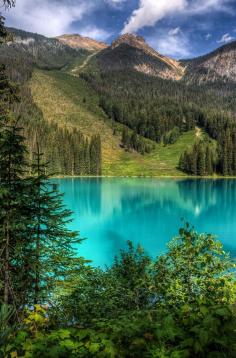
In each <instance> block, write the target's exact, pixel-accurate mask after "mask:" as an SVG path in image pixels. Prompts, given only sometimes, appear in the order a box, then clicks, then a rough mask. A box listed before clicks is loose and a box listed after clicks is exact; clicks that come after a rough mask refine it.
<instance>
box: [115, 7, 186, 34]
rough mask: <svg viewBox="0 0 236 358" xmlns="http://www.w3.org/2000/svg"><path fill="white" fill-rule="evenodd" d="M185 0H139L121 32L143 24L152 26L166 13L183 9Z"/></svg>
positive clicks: (130, 30) (170, 13)
mask: <svg viewBox="0 0 236 358" xmlns="http://www.w3.org/2000/svg"><path fill="white" fill-rule="evenodd" d="M186 3H187V2H186V0H173V1H167V0H158V1H157V0H140V2H139V8H138V9H137V10H134V11H133V13H132V15H131V17H130V18H129V20H128V22H127V23H126V24H125V26H124V28H123V30H122V33H127V32H136V31H138V30H139V29H141V28H143V27H145V26H154V25H155V24H156V23H157V21H159V20H161V19H162V18H163V17H165V16H167V15H172V14H174V13H176V12H179V11H183V10H184V8H185V6H186Z"/></svg>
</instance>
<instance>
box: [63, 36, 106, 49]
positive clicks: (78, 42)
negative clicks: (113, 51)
mask: <svg viewBox="0 0 236 358" xmlns="http://www.w3.org/2000/svg"><path fill="white" fill-rule="evenodd" d="M56 39H57V40H59V41H60V42H61V43H62V44H64V45H67V46H69V47H71V48H73V49H84V50H87V51H100V50H103V49H105V48H107V47H108V45H107V44H105V43H104V42H99V41H96V40H93V39H91V38H89V37H83V36H81V35H78V34H74V35H61V36H58V37H56Z"/></svg>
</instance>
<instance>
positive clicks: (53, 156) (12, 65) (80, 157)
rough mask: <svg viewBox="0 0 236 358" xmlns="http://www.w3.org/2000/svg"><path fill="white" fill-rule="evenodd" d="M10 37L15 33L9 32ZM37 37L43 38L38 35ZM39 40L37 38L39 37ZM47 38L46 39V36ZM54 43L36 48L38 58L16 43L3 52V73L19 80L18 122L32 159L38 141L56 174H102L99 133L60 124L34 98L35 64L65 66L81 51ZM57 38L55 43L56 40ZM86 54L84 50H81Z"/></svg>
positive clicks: (1, 56) (15, 105)
mask: <svg viewBox="0 0 236 358" xmlns="http://www.w3.org/2000/svg"><path fill="white" fill-rule="evenodd" d="M6 36H7V40H6V41H9V38H10V39H12V36H11V35H10V34H9V33H7V35H6ZM35 36H36V40H37V38H39V40H40V39H41V38H43V37H42V36H40V35H35ZM39 40H38V41H39ZM44 41H46V40H44ZM50 41H52V44H51V43H49V44H48V43H46V45H45V44H44V43H43V46H42V45H41V47H42V48H41V49H39V50H37V51H34V49H33V48H32V53H34V52H36V53H37V54H38V57H37V58H35V57H34V56H33V55H32V56H31V55H30V54H29V53H28V54H27V52H26V51H24V49H22V48H21V47H19V46H17V45H16V47H13V48H12V47H9V46H6V45H4V44H3V45H2V46H5V48H4V51H2V52H1V53H0V61H1V63H3V64H4V66H5V67H2V70H1V76H4V74H5V68H6V75H7V76H8V77H9V79H10V80H11V81H13V82H14V83H16V84H17V91H18V99H19V100H18V101H16V103H14V105H13V108H12V110H13V112H14V113H15V114H16V115H17V116H19V125H20V126H21V128H22V134H23V135H24V136H25V138H26V145H27V149H28V155H29V158H31V159H32V157H33V153H34V152H35V150H36V143H37V142H39V143H40V148H42V150H43V152H44V157H45V161H46V162H49V163H50V165H49V168H48V169H47V170H49V171H48V172H50V173H51V174H52V173H53V174H57V175H71V176H73V175H101V174H102V153H101V140H100V136H99V135H95V136H92V137H91V138H87V137H85V136H84V135H83V134H82V133H81V132H80V131H79V130H77V129H75V128H69V127H67V126H66V125H64V126H59V125H58V124H57V123H53V122H48V121H47V120H46V119H45V118H44V117H43V114H42V112H41V111H40V110H39V108H38V107H37V106H36V104H35V103H34V101H33V98H32V95H31V91H30V88H29V85H28V81H29V80H30V78H31V76H32V72H33V69H34V67H35V66H37V67H38V66H40V67H41V68H46V69H48V70H50V69H51V70H52V69H54V68H60V67H63V64H64V65H65V63H67V62H68V61H69V60H71V58H74V57H75V56H77V57H79V56H80V52H79V53H78V52H76V53H75V52H73V51H72V50H71V49H69V53H67V49H66V51H65V49H63V48H62V49H61V48H60V45H58V44H57V41H56V40H50ZM54 42H55V43H54ZM50 46H55V49H54V50H51V52H52V53H50V50H48V51H47V49H48V47H49V48H50ZM81 55H83V51H82V52H81Z"/></svg>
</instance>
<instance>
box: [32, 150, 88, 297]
mask: <svg viewBox="0 0 236 358" xmlns="http://www.w3.org/2000/svg"><path fill="white" fill-rule="evenodd" d="M37 148H38V149H37V152H36V153H35V155H34V163H33V165H32V173H33V176H32V178H31V179H30V183H31V192H30V197H31V212H32V217H31V223H30V228H29V231H30V240H31V242H32V258H33V260H32V263H31V271H32V272H33V282H32V284H31V287H32V292H31V300H32V303H34V304H38V303H42V302H44V299H45V298H46V297H47V294H48V292H51V291H52V289H53V288H55V286H56V284H57V282H59V281H62V280H63V279H64V278H65V277H67V276H68V275H69V274H70V273H71V272H72V271H73V270H76V268H77V267H79V266H80V264H81V260H80V259H79V258H78V259H77V258H76V252H75V249H74V247H75V245H77V244H78V243H79V242H80V239H79V238H78V233H77V232H72V231H70V230H68V229H67V225H68V223H69V222H71V218H70V216H71V212H70V211H69V210H67V209H65V207H64V205H63V201H62V197H63V195H62V194H59V192H58V191H57V188H56V186H55V185H53V184H51V183H50V182H49V176H48V174H46V173H47V164H46V163H44V162H43V154H42V153H41V152H40V149H39V145H37Z"/></svg>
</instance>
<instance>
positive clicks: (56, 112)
mask: <svg viewBox="0 0 236 358" xmlns="http://www.w3.org/2000/svg"><path fill="white" fill-rule="evenodd" d="M10 31H11V33H13V35H14V37H13V39H10V40H9V41H8V42H7V43H6V44H5V45H4V46H2V48H1V50H0V61H1V62H2V63H5V64H6V66H7V70H8V73H9V74H10V76H11V78H12V79H13V80H15V81H17V82H18V83H19V85H20V86H19V88H20V93H21V97H22V103H23V104H21V106H16V108H15V111H16V112H18V113H20V114H21V117H22V118H23V120H22V126H23V128H24V131H25V134H26V137H27V143H28V148H29V155H30V156H32V153H33V152H34V150H35V146H36V143H37V141H40V144H41V147H42V150H43V151H44V152H45V157H46V159H47V160H49V161H50V162H51V163H53V164H52V168H51V170H53V171H54V172H56V173H61V174H65V175H81V174H82V175H100V174H101V173H103V174H104V175H184V174H183V172H187V173H189V174H194V175H211V174H213V172H217V173H219V174H224V175H235V174H236V123H235V113H236V108H235V107H236V100H235V88H236V87H235V84H234V64H233V61H234V55H235V51H234V48H235V44H234V43H232V44H230V45H228V46H225V47H223V48H221V49H219V50H217V51H215V52H213V53H212V54H210V55H207V56H205V57H202V58H199V59H194V60H188V61H176V60H173V59H170V58H168V57H165V56H162V55H161V54H159V53H158V52H157V51H155V50H154V49H152V48H151V47H150V46H149V45H148V44H147V43H146V42H145V40H144V39H143V38H142V37H140V36H136V35H129V34H127V35H123V36H121V37H120V38H118V39H117V40H115V41H114V42H113V43H112V45H111V46H109V47H107V46H106V45H105V44H101V43H98V42H96V41H94V40H91V39H87V38H83V37H81V36H79V35H68V36H65V35H63V36H62V37H60V39H48V38H45V37H44V36H41V35H37V34H31V33H27V32H24V31H21V30H15V29H10ZM85 45H86V46H85ZM92 45H94V46H95V47H94V48H92V47H91V46H92ZM82 47H83V49H81V48H82ZM85 48H86V50H85ZM231 64H232V67H231ZM204 71H205V72H204ZM213 71H214V74H213ZM204 73H207V75H206V76H205V77H204ZM211 74H212V75H211ZM225 74H226V75H225ZM226 77H227V84H226V83H224V81H225V78H226ZM194 144H195V146H194ZM193 146H194V150H192V147H193Z"/></svg>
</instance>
